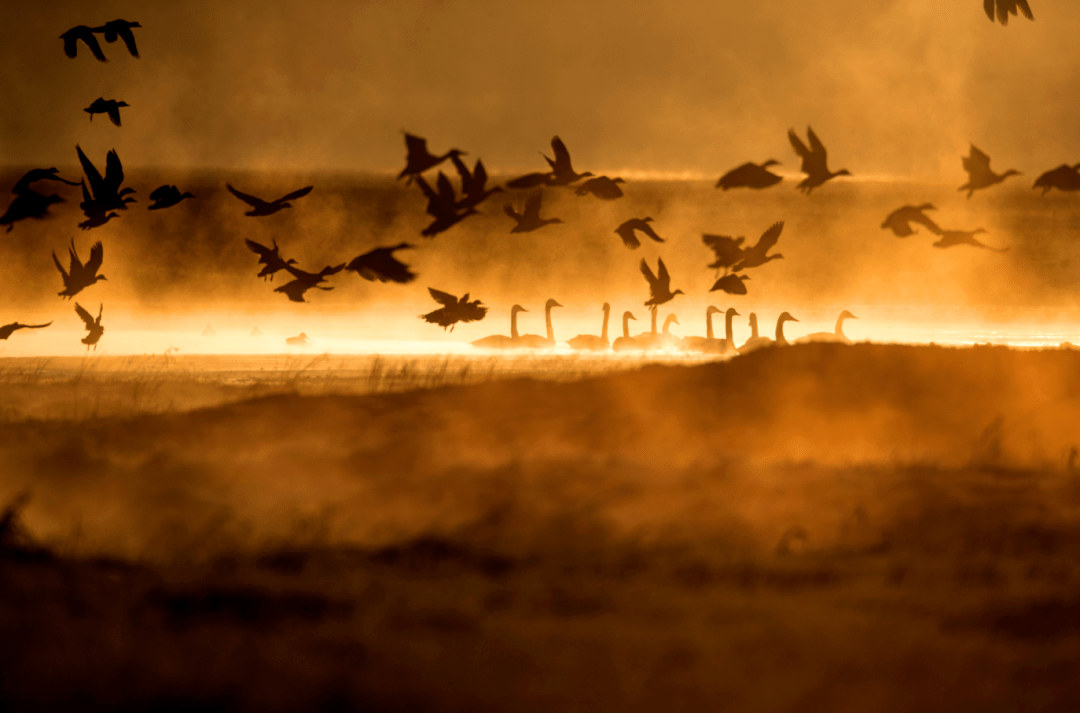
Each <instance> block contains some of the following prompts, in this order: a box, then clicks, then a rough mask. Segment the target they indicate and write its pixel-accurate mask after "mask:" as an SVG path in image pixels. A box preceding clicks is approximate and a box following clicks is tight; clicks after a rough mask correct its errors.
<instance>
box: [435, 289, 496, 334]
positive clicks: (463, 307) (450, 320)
mask: <svg viewBox="0 0 1080 713" xmlns="http://www.w3.org/2000/svg"><path fill="white" fill-rule="evenodd" d="M428 292H429V293H430V294H431V298H432V299H433V300H435V301H436V302H438V303H439V304H441V305H442V307H440V308H439V309H437V310H435V311H434V312H428V313H427V314H422V315H420V319H422V320H424V321H425V322H428V323H430V324H437V325H439V326H440V327H442V328H443V329H444V330H445V329H446V328H447V327H449V328H450V331H451V332H452V331H454V325H456V324H457V323H458V322H476V321H479V320H481V319H483V318H484V315H486V314H487V312H488V308H487V307H485V306H484V305H483V304H481V302H480V300H473V301H472V302H470V301H469V293H467V292H466V293H465V295H464V296H463V297H462V298H461V299H458V298H457V297H454V296H453V295H451V294H449V293H447V292H440V291H439V290H435V289H432V288H430V287H429V288H428Z"/></svg>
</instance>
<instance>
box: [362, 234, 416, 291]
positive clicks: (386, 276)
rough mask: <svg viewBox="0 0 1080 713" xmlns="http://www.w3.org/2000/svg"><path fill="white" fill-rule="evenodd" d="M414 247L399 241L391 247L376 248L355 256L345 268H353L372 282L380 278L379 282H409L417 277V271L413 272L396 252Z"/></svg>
mask: <svg viewBox="0 0 1080 713" xmlns="http://www.w3.org/2000/svg"><path fill="white" fill-rule="evenodd" d="M412 249H413V246H412V245H409V244H408V243H398V244H397V245H394V246H393V247H389V248H375V249H374V250H370V251H368V252H366V253H364V254H363V255H361V256H359V257H356V258H353V260H352V262H350V263H349V264H348V265H346V266H345V269H346V270H352V271H353V272H355V273H356V274H358V275H360V277H362V278H364V279H365V280H368V281H370V282H375V281H376V280H378V281H379V282H399V283H401V284H403V285H404V284H408V283H410V282H412V281H413V280H415V279H416V273H413V272H411V271H410V270H409V266H408V265H406V264H405V263H403V262H401V261H400V260H398V259H397V258H395V257H394V252H395V251H397V250H412Z"/></svg>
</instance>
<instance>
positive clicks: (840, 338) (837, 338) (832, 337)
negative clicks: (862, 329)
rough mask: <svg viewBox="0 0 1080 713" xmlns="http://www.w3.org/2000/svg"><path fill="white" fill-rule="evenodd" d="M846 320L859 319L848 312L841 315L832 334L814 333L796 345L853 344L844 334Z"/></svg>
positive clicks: (796, 341) (802, 338)
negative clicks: (818, 343)
mask: <svg viewBox="0 0 1080 713" xmlns="http://www.w3.org/2000/svg"><path fill="white" fill-rule="evenodd" d="M845 319H858V317H856V316H855V315H853V314H852V313H851V312H848V311H847V310H844V311H843V312H841V313H840V316H839V317H838V318H837V319H836V328H835V329H833V331H831V332H813V333H811V334H807V335H806V336H803V337H799V338H798V339H796V340H795V343H796V344H808V343H810V342H832V343H837V344H851V340H850V339H848V338H847V335H846V334H844V320H845Z"/></svg>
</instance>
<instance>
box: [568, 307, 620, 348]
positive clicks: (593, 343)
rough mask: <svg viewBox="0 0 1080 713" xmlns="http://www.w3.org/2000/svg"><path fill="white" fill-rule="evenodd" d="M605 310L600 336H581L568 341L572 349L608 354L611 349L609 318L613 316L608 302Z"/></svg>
mask: <svg viewBox="0 0 1080 713" xmlns="http://www.w3.org/2000/svg"><path fill="white" fill-rule="evenodd" d="M602 309H603V310H604V326H603V327H601V328H600V336H599V337H598V336H596V335H595V334H579V335H577V336H576V337H574V338H573V339H568V340H567V341H566V343H567V344H569V345H570V348H571V349H577V350H578V351H588V352H606V351H607V350H608V349H609V348H610V347H611V342H609V341H608V317H610V316H611V305H610V304H608V303H607V302H605V303H604V306H603V307H602Z"/></svg>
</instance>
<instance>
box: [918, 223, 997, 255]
mask: <svg viewBox="0 0 1080 713" xmlns="http://www.w3.org/2000/svg"><path fill="white" fill-rule="evenodd" d="M985 232H987V231H986V230H985V229H984V228H975V230H943V231H941V233H939V235H940V236H941V239H940V240H938V241H937V242H936V243H934V247H935V248H951V247H953V246H956V245H970V246H972V247H975V248H985V249H987V250H992V251H994V252H996V253H1003V252H1008V250H1009V249H1008V248H992V247H990V246H989V245H986V244H985V243H982V242H980V241H979V240H978V238H976V237H975V236H976V235H978V234H979V233H985Z"/></svg>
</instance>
